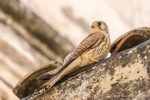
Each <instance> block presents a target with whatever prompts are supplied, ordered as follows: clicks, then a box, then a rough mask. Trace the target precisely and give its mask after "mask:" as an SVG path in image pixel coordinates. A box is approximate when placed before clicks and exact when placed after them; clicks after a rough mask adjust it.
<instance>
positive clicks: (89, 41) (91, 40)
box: [68, 32, 103, 61]
mask: <svg viewBox="0 0 150 100" xmlns="http://www.w3.org/2000/svg"><path fill="white" fill-rule="evenodd" d="M102 36H103V34H102V33H99V32H95V33H92V34H90V35H89V36H87V37H86V38H85V39H84V40H83V41H82V42H81V43H80V44H79V46H78V47H77V48H76V49H75V50H74V51H73V52H72V53H71V54H70V57H69V59H68V60H71V61H72V60H73V59H76V58H77V57H79V56H80V55H81V54H82V53H84V52H85V51H86V50H88V49H89V48H90V47H92V46H93V45H94V44H95V43H96V42H97V41H98V40H99V39H100V38H101V37H102Z"/></svg>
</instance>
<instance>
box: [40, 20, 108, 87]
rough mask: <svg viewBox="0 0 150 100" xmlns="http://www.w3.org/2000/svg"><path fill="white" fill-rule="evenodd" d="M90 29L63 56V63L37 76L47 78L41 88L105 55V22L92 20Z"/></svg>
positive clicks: (106, 43)
mask: <svg viewBox="0 0 150 100" xmlns="http://www.w3.org/2000/svg"><path fill="white" fill-rule="evenodd" d="M91 29H92V32H91V34H89V35H88V36H87V37H86V38H85V39H84V40H83V41H82V42H81V43H80V44H79V46H78V47H77V48H76V49H75V50H74V51H72V52H71V53H69V54H68V55H67V56H66V57H65V59H64V63H63V65H61V66H60V67H58V68H57V69H55V70H53V71H50V72H47V73H44V74H42V75H41V76H39V77H38V79H40V80H47V82H45V83H44V84H43V85H42V86H41V88H42V87H45V86H46V88H51V87H53V86H54V85H55V84H56V82H58V81H59V80H60V79H62V78H63V77H64V76H65V75H67V74H69V73H72V72H73V71H75V70H77V69H79V68H81V67H84V66H85V65H89V64H92V63H95V62H98V61H100V60H101V59H103V58H105V57H106V56H107V54H108V53H109V49H110V36H109V30H108V26H107V24H106V23H105V22H104V21H94V22H93V23H92V25H91Z"/></svg>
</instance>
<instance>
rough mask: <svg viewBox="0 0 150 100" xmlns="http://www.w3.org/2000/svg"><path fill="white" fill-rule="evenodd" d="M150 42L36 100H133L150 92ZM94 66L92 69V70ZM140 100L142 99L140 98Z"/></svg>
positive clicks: (99, 64)
mask: <svg viewBox="0 0 150 100" xmlns="http://www.w3.org/2000/svg"><path fill="white" fill-rule="evenodd" d="M149 66H150V40H148V41H146V42H144V43H142V44H140V45H138V46H136V47H133V48H131V49H128V50H126V51H122V52H120V53H118V54H115V55H113V56H111V57H110V58H107V59H106V60H105V61H102V62H99V63H96V64H92V65H91V66H88V67H87V68H86V70H85V69H84V70H85V71H83V72H82V73H79V74H78V75H76V76H73V77H71V78H69V79H68V80H66V81H65V82H62V83H60V84H58V85H56V86H54V87H53V88H52V89H50V90H48V91H47V93H44V94H42V95H40V96H38V97H35V98H32V99H35V100H37V99H38V100H42V99H46V100H47V99H48V100H75V99H77V100H112V99H114V100H132V99H136V98H140V97H139V95H141V94H142V93H147V92H148V90H149V89H150V68H149ZM90 67H92V68H90ZM138 100H139V99H138Z"/></svg>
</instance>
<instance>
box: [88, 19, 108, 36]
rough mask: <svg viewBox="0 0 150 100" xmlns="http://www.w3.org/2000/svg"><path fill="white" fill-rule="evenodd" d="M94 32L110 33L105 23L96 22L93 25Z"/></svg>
mask: <svg viewBox="0 0 150 100" xmlns="http://www.w3.org/2000/svg"><path fill="white" fill-rule="evenodd" d="M91 28H92V32H97V31H105V32H106V33H108V32H109V31H108V26H107V24H106V23H105V22H103V21H94V22H93V23H92V26H91Z"/></svg>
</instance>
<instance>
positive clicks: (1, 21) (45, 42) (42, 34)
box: [0, 0, 150, 100]
mask: <svg viewBox="0 0 150 100" xmlns="http://www.w3.org/2000/svg"><path fill="white" fill-rule="evenodd" d="M149 5H150V0H61V1H60V0H0V100H18V98H17V97H16V96H15V95H14V94H13V92H12V88H13V87H14V86H15V85H16V84H17V82H18V81H19V80H20V79H21V78H22V77H23V76H25V75H26V74H27V73H29V72H30V71H32V70H34V69H37V68H39V67H40V66H39V65H41V64H44V63H47V62H48V61H50V60H57V61H60V62H62V60H63V58H64V57H65V55H66V54H68V53H69V52H71V51H72V50H73V49H74V48H75V47H76V46H77V45H78V44H79V43H80V42H81V41H82V39H84V38H85V37H86V36H87V35H88V34H89V33H90V25H91V23H92V22H93V21H95V20H103V21H105V22H106V23H107V24H108V27H109V32H110V37H111V42H113V41H114V40H115V39H116V38H117V37H119V36H120V35H121V34H123V33H125V32H127V31H129V30H131V29H134V28H137V27H141V26H150V9H149Z"/></svg>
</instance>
